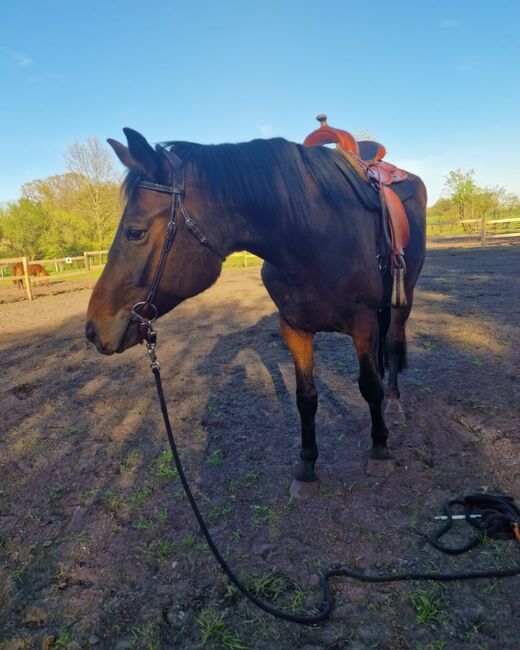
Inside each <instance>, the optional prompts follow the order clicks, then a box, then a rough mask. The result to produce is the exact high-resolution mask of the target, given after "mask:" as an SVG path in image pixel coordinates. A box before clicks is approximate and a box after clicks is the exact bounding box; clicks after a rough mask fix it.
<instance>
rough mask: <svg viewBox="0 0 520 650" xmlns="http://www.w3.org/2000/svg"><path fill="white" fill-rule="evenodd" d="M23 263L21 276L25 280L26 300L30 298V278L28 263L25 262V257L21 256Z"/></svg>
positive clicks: (31, 296) (31, 297)
mask: <svg viewBox="0 0 520 650" xmlns="http://www.w3.org/2000/svg"><path fill="white" fill-rule="evenodd" d="M22 264H23V276H24V282H25V293H26V294H27V300H32V299H33V295H32V289H31V280H30V279H29V265H28V264H27V258H26V257H22Z"/></svg>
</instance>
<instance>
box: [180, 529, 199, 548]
mask: <svg viewBox="0 0 520 650" xmlns="http://www.w3.org/2000/svg"><path fill="white" fill-rule="evenodd" d="M196 541H197V538H196V537H195V535H194V533H193V532H192V531H189V532H187V533H186V535H184V537H183V538H182V541H181V548H183V549H184V550H185V551H189V550H190V549H192V548H193V547H194V546H195V543H196Z"/></svg>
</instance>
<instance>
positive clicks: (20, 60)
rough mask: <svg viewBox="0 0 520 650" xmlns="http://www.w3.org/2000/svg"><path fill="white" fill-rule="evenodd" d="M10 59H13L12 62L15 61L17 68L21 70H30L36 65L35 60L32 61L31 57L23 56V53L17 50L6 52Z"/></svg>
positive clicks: (7, 50)
mask: <svg viewBox="0 0 520 650" xmlns="http://www.w3.org/2000/svg"><path fill="white" fill-rule="evenodd" d="M5 51H6V52H7V54H8V55H9V57H10V58H11V61H14V63H16V65H17V66H19V67H20V68H28V67H29V66H30V65H32V64H33V63H34V61H33V59H31V57H30V56H27V55H26V54H23V53H22V52H17V51H16V50H9V49H6V50H5Z"/></svg>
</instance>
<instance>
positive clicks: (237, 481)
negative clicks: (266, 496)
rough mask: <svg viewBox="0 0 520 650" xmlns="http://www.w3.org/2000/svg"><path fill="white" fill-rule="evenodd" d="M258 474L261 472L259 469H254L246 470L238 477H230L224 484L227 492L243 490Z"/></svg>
mask: <svg viewBox="0 0 520 650" xmlns="http://www.w3.org/2000/svg"><path fill="white" fill-rule="evenodd" d="M260 474H261V472H260V470H259V469H254V470H251V471H249V472H246V473H245V474H244V476H241V477H240V478H234V479H231V480H230V481H229V482H228V484H227V486H226V491H227V493H228V494H230V495H233V494H235V493H236V492H237V491H238V490H244V489H246V488H248V487H251V485H253V483H254V481H255V480H256V479H257V478H258V477H259V476H260Z"/></svg>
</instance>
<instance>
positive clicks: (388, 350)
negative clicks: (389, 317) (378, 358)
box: [384, 328, 408, 372]
mask: <svg viewBox="0 0 520 650" xmlns="http://www.w3.org/2000/svg"><path fill="white" fill-rule="evenodd" d="M390 356H392V357H394V358H395V359H397V371H398V372H402V371H403V370H404V369H405V368H406V367H407V366H408V353H407V347H406V334H405V331H404V328H403V332H402V339H401V340H399V341H389V342H385V349H384V363H385V368H388V359H389V357H390Z"/></svg>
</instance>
